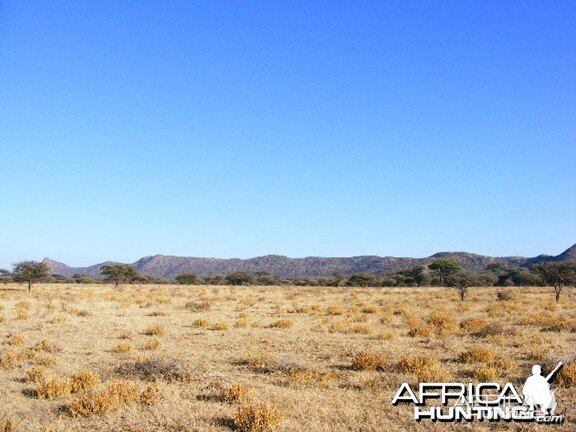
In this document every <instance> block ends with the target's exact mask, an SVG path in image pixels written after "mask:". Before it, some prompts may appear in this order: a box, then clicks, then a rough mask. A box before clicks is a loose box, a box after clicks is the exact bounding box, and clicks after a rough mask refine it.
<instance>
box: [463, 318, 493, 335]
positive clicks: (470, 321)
mask: <svg viewBox="0 0 576 432" xmlns="http://www.w3.org/2000/svg"><path fill="white" fill-rule="evenodd" d="M487 325H488V321H487V320H486V319H485V318H481V317H471V318H467V319H465V320H464V321H462V322H461V323H460V328H461V329H462V330H464V331H465V332H467V333H476V332H478V331H480V330H482V329H483V328H484V327H486V326H487Z"/></svg>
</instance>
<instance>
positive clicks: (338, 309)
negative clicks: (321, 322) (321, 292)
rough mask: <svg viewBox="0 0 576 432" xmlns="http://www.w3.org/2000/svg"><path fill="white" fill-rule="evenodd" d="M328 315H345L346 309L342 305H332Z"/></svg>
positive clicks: (329, 307)
mask: <svg viewBox="0 0 576 432" xmlns="http://www.w3.org/2000/svg"><path fill="white" fill-rule="evenodd" d="M326 312H328V315H342V314H343V313H344V308H343V307H342V306H340V305H331V306H328V308H327V309H326Z"/></svg>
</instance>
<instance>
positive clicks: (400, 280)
mask: <svg viewBox="0 0 576 432" xmlns="http://www.w3.org/2000/svg"><path fill="white" fill-rule="evenodd" d="M549 265H556V266H558V265H566V266H567V268H568V269H569V270H570V269H573V270H570V271H573V272H574V273H575V274H576V270H574V269H576V263H565V264H549ZM34 266H36V267H34ZM42 266H43V264H42V263H37V262H34V261H24V262H22V263H18V264H16V265H15V266H14V271H13V272H9V271H7V270H4V269H0V281H1V282H4V283H8V282H13V281H15V282H29V280H28V279H30V278H26V276H25V275H24V276H23V275H22V272H23V271H28V272H30V271H33V270H35V271H36V276H35V279H34V278H32V279H34V282H53V283H71V284H72V283H75V284H98V283H110V282H112V283H114V284H116V285H118V284H182V285H287V286H333V287H347V286H348V287H419V286H458V285H466V286H498V287H506V286H539V285H540V286H542V285H547V284H549V281H547V279H546V278H545V277H544V276H543V273H542V271H536V270H537V269H538V268H540V267H542V265H537V266H533V267H532V268H530V269H527V268H510V267H507V266H506V265H505V264H490V265H488V266H487V267H485V268H484V269H483V270H480V271H466V270H464V269H463V268H462V267H461V266H460V265H459V264H457V263H456V262H455V261H453V260H448V259H440V260H436V261H434V262H432V263H431V264H429V265H427V266H417V267H413V268H409V269H405V270H400V271H397V272H394V273H390V274H386V275H377V274H370V273H361V274H353V275H343V274H340V273H334V274H333V275H332V277H328V278H326V277H324V278H315V277H299V278H290V277H279V276H274V275H271V274H270V273H269V272H267V271H256V272H254V273H252V274H249V273H247V272H245V271H242V270H239V271H235V272H233V273H230V274H227V275H214V276H198V275H196V274H193V273H184V274H181V275H178V276H176V277H175V278H174V279H172V280H164V279H158V278H155V277H152V276H144V275H141V274H138V272H137V271H136V269H135V268H134V267H133V266H130V265H127V264H112V265H106V266H103V267H102V269H101V271H102V275H103V278H102V279H94V278H92V277H90V276H87V275H83V274H76V275H73V276H71V277H65V276H61V275H57V274H50V273H49V271H48V269H47V268H44V267H42ZM544 266H546V265H544ZM566 282H567V283H566V285H570V284H571V281H566Z"/></svg>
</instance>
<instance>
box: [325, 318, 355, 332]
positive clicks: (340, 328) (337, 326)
mask: <svg viewBox="0 0 576 432" xmlns="http://www.w3.org/2000/svg"><path fill="white" fill-rule="evenodd" d="M328 331H329V332H330V333H348V332H349V331H350V325H349V323H348V321H346V320H341V321H334V322H332V323H330V326H328Z"/></svg>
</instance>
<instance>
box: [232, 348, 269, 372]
mask: <svg viewBox="0 0 576 432" xmlns="http://www.w3.org/2000/svg"><path fill="white" fill-rule="evenodd" d="M277 363H278V356H276V355H274V354H272V353H269V352H266V351H263V352H257V353H254V354H248V355H244V356H242V358H241V359H240V364H245V365H247V366H250V367H252V368H255V369H266V370H271V369H275V367H276V365H277Z"/></svg>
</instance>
